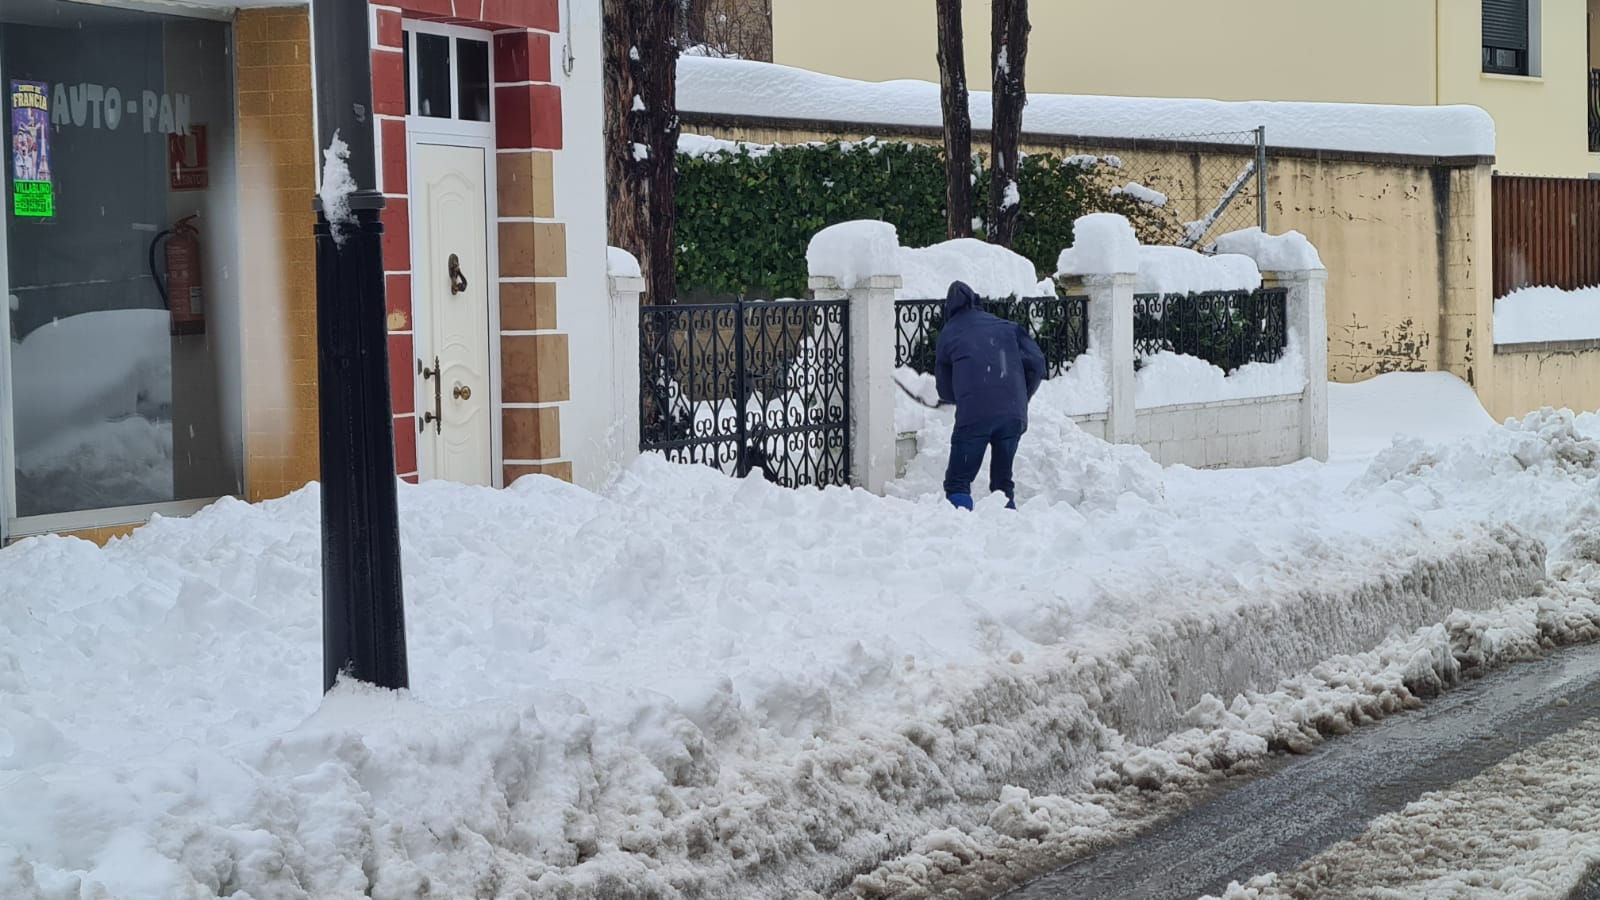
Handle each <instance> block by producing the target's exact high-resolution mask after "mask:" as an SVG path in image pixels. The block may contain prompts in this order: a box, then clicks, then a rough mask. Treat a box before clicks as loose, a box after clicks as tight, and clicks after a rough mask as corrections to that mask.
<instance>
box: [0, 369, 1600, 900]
mask: <svg viewBox="0 0 1600 900" xmlns="http://www.w3.org/2000/svg"><path fill="white" fill-rule="evenodd" d="M1094 371H1095V367H1094V366H1093V365H1090V364H1087V363H1085V362H1084V361H1080V364H1079V365H1077V366H1075V367H1074V369H1073V372H1081V373H1083V374H1081V375H1079V376H1078V377H1080V378H1090V377H1092V376H1093V374H1094ZM1069 387H1070V385H1066V384H1060V385H1058V384H1057V383H1056V382H1052V383H1048V384H1046V385H1045V386H1044V387H1043V388H1041V393H1040V397H1039V398H1038V400H1036V403H1035V415H1034V420H1033V423H1032V428H1031V430H1030V431H1029V433H1028V435H1026V436H1025V437H1024V439H1023V453H1024V457H1023V458H1022V459H1020V460H1019V466H1018V478H1019V481H1020V482H1022V484H1021V485H1020V487H1021V488H1022V489H1023V491H1024V496H1025V500H1024V502H1023V504H1022V508H1021V509H1020V510H1017V511H1008V510H1005V509H1002V508H1000V504H999V503H997V502H996V501H995V498H993V497H989V498H985V499H984V502H982V503H980V504H979V508H978V510H977V511H976V512H974V513H960V514H958V513H956V512H955V511H953V510H951V509H950V508H949V506H948V504H946V503H945V502H944V500H943V499H942V497H940V496H938V488H937V480H938V479H939V478H942V472H937V473H934V472H929V471H919V472H917V473H916V474H915V476H914V478H912V479H909V482H910V483H902V484H901V485H899V486H898V488H899V490H900V492H901V493H902V494H905V493H912V494H915V495H917V497H918V499H917V500H916V501H915V502H908V501H907V500H904V499H896V498H878V497H873V496H871V495H869V494H866V493H864V492H861V491H850V490H827V491H789V490H784V489H781V488H777V487H775V486H772V485H769V484H767V483H765V482H763V481H761V480H759V479H746V480H744V481H738V480H734V479H730V478H727V477H725V476H723V475H720V474H718V473H717V472H714V471H712V470H710V469H709V468H705V467H674V466H670V465H668V464H666V463H665V462H663V461H661V460H659V459H656V458H645V459H641V460H639V461H637V462H636V463H634V464H633V465H632V466H631V467H630V468H628V469H627V470H625V471H624V472H623V473H622V474H621V476H620V477H619V479H618V480H617V481H616V483H614V484H613V485H611V486H609V487H608V488H607V489H606V490H604V491H603V492H600V493H591V492H588V491H584V490H581V489H579V488H576V487H573V486H571V485H566V484H563V483H560V482H556V481H554V480H551V479H548V478H543V477H529V478H524V479H522V480H520V481H518V482H517V483H516V484H515V485H513V486H512V487H511V488H510V489H507V490H504V491H496V490H491V489H484V488H472V487H466V486H462V485H452V484H446V483H430V484H426V485H423V486H420V487H418V486H411V485H401V486H400V492H399V499H400V508H401V509H400V511H401V538H402V543H403V551H404V564H405V574H406V579H407V581H406V596H407V610H406V612H407V623H408V625H409V634H408V638H409V642H408V652H409V656H410V664H411V683H412V686H413V687H412V690H411V691H409V692H404V693H401V694H386V693H380V692H374V691H371V690H366V689H363V688H361V687H359V686H355V685H343V686H341V687H339V688H338V689H337V690H336V691H335V692H334V693H333V694H332V695H330V696H329V697H327V698H326V699H324V698H322V697H321V695H320V694H319V692H318V688H319V687H320V677H319V676H320V671H321V666H320V655H321V647H322V627H321V601H320V584H321V569H320V551H321V541H320V536H319V528H318V523H319V512H318V510H319V497H318V493H317V491H316V489H315V488H308V489H306V490H303V491H301V492H298V493H297V494H295V495H293V496H291V497H289V498H286V499H285V500H282V501H276V502H272V503H265V504H260V505H253V506H252V505H246V504H243V503H239V502H235V501H222V502H219V503H218V504H215V505H214V506H212V507H211V508H209V509H208V510H206V511H204V512H203V513H201V514H199V515H197V516H195V517H193V518H191V519H186V520H168V519H158V520H156V521H155V522H153V523H152V524H151V525H149V526H147V527H145V528H143V529H141V530H140V531H138V532H137V533H135V534H134V535H133V536H132V537H131V538H128V539H126V540H122V541H116V542H113V543H112V544H111V545H109V546H108V547H106V548H104V549H100V548H96V547H94V546H93V545H91V544H88V543H86V542H82V541H78V540H74V539H68V538H59V537H47V538H40V539H32V540H27V541H23V542H21V543H19V544H17V545H15V546H13V547H10V548H6V549H4V550H0V609H4V610H8V611H10V612H12V613H13V614H12V615H8V617H7V628H6V629H4V630H3V631H0V896H6V897H12V896H18V897H35V896H43V897H56V896H78V895H83V896H114V897H130V898H132V897H159V898H167V897H210V896H216V895H222V896H242V895H244V894H249V895H250V896H255V897H276V896H281V897H298V896H306V895H309V896H343V895H351V896H372V897H374V898H379V900H388V898H402V897H415V896H419V895H423V894H430V893H431V894H434V895H438V896H485V895H507V896H510V895H515V894H517V893H518V892H526V893H527V894H529V895H537V896H543V895H561V894H573V895H600V894H607V893H656V894H662V895H679V894H681V895H690V896H794V895H796V894H797V893H799V892H800V891H801V890H802V889H805V888H813V889H814V888H818V887H820V886H824V885H827V884H829V883H832V882H833V880H834V879H837V878H840V877H844V876H846V875H848V874H849V873H852V872H855V871H858V870H859V868H860V867H861V866H862V865H863V864H864V863H867V862H870V861H871V860H872V859H875V858H876V857H877V855H879V854H882V853H885V852H888V851H889V850H891V849H892V848H893V847H895V846H904V845H905V844H906V843H909V842H910V841H911V839H912V838H913V836H915V835H919V834H925V833H927V832H929V831H930V830H932V829H934V828H937V827H945V826H950V825H952V824H955V825H977V824H979V823H981V822H983V821H992V822H993V823H994V825H995V826H997V827H998V828H1000V829H1001V830H1003V831H1005V832H1016V833H1036V832H1037V831H1038V830H1039V829H1040V828H1049V827H1054V826H1053V825H1052V823H1058V822H1065V821H1067V820H1068V819H1070V818H1072V817H1073V816H1075V815H1077V814H1078V812H1080V811H1081V812H1083V814H1084V815H1091V814H1092V810H1087V809H1083V810H1079V809H1078V808H1077V807H1074V806H1072V805H1070V804H1050V803H1043V804H1041V803H1037V802H1035V800H1036V799H1037V798H1031V797H1030V798H1023V797H1022V796H1021V795H1018V794H1017V793H1016V792H1010V793H1009V794H1007V795H1006V796H1005V797H1004V799H1003V801H1002V802H1001V803H1000V805H999V806H997V807H996V808H997V810H1002V811H998V812H996V813H995V814H993V815H990V814H989V812H988V810H986V809H984V808H983V806H984V804H985V803H986V802H993V801H996V800H997V799H999V798H1001V796H1002V790H1003V788H1004V787H1005V786H1006V785H1008V784H1010V785H1016V784H1018V779H1019V778H1026V777H1033V776H1035V775H1037V773H1038V772H1040V771H1044V770H1046V768H1047V767H1048V768H1052V769H1054V770H1056V771H1058V772H1059V773H1060V776H1061V779H1062V783H1071V782H1072V781H1074V780H1075V779H1077V778H1079V777H1080V776H1085V775H1087V774H1088V773H1090V772H1093V771H1098V770H1100V769H1101V768H1103V767H1104V762H1103V757H1102V753H1103V752H1104V751H1105V750H1107V749H1108V748H1114V744H1115V742H1114V740H1113V735H1120V736H1121V738H1122V740H1123V741H1125V742H1140V743H1142V744H1143V745H1146V746H1155V745H1157V744H1159V743H1160V742H1161V741H1162V740H1164V739H1165V738H1166V737H1167V736H1169V735H1170V734H1171V732H1172V729H1173V727H1174V726H1176V725H1183V724H1184V723H1183V722H1182V718H1181V717H1182V715H1183V714H1184V712H1185V711H1186V710H1191V709H1193V708H1195V707H1196V705H1197V704H1205V706H1206V708H1208V709H1210V710H1211V711H1212V712H1213V713H1215V715H1214V716H1213V718H1212V719H1209V720H1204V721H1200V720H1195V721H1193V722H1191V723H1190V724H1192V725H1193V727H1195V728H1198V729H1201V730H1202V731H1206V732H1208V733H1209V731H1216V730H1227V731H1231V732H1239V733H1242V734H1245V735H1246V736H1248V735H1250V734H1254V735H1257V736H1260V735H1263V734H1266V733H1270V732H1269V731H1268V730H1267V729H1265V728H1264V727H1263V728H1257V725H1256V724H1254V723H1255V722H1256V718H1259V717H1256V718H1253V717H1252V716H1251V715H1250V714H1249V712H1250V711H1249V709H1248V708H1247V707H1242V706H1237V705H1235V704H1229V705H1228V706H1227V710H1228V711H1230V712H1232V713H1233V714H1234V715H1235V716H1237V718H1238V719H1239V720H1240V721H1238V722H1236V721H1234V720H1233V719H1230V718H1227V717H1226V716H1222V715H1221V713H1220V712H1218V710H1217V704H1215V703H1208V702H1207V701H1205V699H1204V694H1205V693H1207V692H1210V693H1212V694H1215V695H1216V696H1217V697H1234V696H1236V695H1238V694H1240V693H1244V692H1246V691H1248V690H1263V691H1267V690H1270V689H1271V686H1272V685H1273V684H1275V683H1277V682H1278V681H1279V679H1281V678H1283V677H1285V676H1286V675H1289V674H1291V673H1293V672H1296V671H1304V670H1305V669H1308V668H1310V667H1311V666H1312V665H1314V664H1315V662H1316V661H1317V660H1319V659H1323V658H1325V657H1327V656H1331V655H1335V654H1337V653H1341V652H1356V651H1358V650H1360V649H1364V648H1369V647H1372V646H1375V645H1377V644H1378V643H1379V642H1380V641H1381V640H1382V639H1383V637H1384V635H1385V633H1386V632H1387V631H1389V630H1390V629H1391V628H1399V629H1401V630H1403V631H1409V630H1412V629H1415V628H1417V627H1420V626H1422V625H1426V624H1432V623H1435V622H1439V621H1441V620H1443V619H1445V618H1446V617H1447V616H1448V615H1449V609H1450V607H1451V606H1452V605H1456V606H1460V607H1461V608H1463V609H1466V610H1473V609H1484V608H1487V607H1489V606H1490V605H1492V604H1493V603H1495V602H1497V601H1498V599H1499V598H1503V597H1506V596H1519V595H1520V594H1515V593H1510V592H1511V591H1523V590H1530V589H1531V586H1532V584H1533V583H1534V582H1535V581H1536V580H1537V578H1538V577H1539V575H1540V574H1541V573H1542V571H1543V553H1542V550H1541V549H1540V548H1539V547H1538V546H1537V545H1536V544H1535V543H1534V542H1533V540H1532V539H1531V538H1528V537H1526V536H1523V535H1522V534H1521V533H1520V532H1518V531H1513V530H1508V529H1505V528H1503V527H1501V523H1507V524H1510V525H1513V526H1516V527H1517V528H1518V529H1527V530H1528V531H1529V532H1531V533H1532V534H1533V535H1535V536H1537V537H1538V538H1540V539H1541V540H1544V541H1545V542H1546V543H1547V544H1550V545H1552V546H1554V545H1556V544H1557V543H1558V539H1559V538H1561V537H1562V536H1563V535H1565V534H1567V533H1569V532H1572V533H1579V532H1589V531H1594V530H1595V529H1596V526H1597V524H1600V503H1594V502H1590V503H1589V504H1588V505H1587V506H1585V505H1584V501H1585V500H1588V501H1593V500H1594V492H1595V477H1594V472H1595V468H1596V467H1595V465H1594V457H1595V451H1594V449H1593V448H1592V447H1591V446H1590V443H1592V438H1593V437H1594V435H1592V434H1590V435H1587V436H1585V435H1584V434H1583V431H1584V429H1586V428H1587V427H1588V426H1589V425H1591V424H1593V423H1592V422H1585V421H1583V420H1577V419H1571V418H1570V417H1568V418H1566V419H1563V418H1561V417H1559V416H1556V417H1554V418H1552V417H1551V416H1544V417H1541V418H1539V419H1538V420H1536V421H1532V422H1524V423H1521V424H1520V425H1519V426H1518V427H1516V428H1514V429H1508V430H1504V432H1505V433H1504V434H1500V435H1494V436H1491V437H1484V438H1480V439H1478V441H1477V442H1476V443H1472V444H1469V445H1465V446H1463V447H1459V448H1456V449H1453V450H1452V449H1451V448H1435V449H1433V450H1431V451H1429V452H1430V453H1431V457H1430V458H1431V459H1432V460H1434V462H1432V463H1426V462H1424V461H1422V460H1421V458H1420V457H1418V456H1417V455H1415V454H1412V455H1411V456H1410V457H1409V458H1408V459H1405V460H1400V459H1398V458H1394V457H1386V458H1385V459H1384V460H1380V463H1381V465H1375V466H1374V472H1378V473H1382V474H1381V477H1380V476H1375V477H1373V478H1371V479H1369V480H1368V482H1367V483H1364V484H1363V485H1360V486H1358V487H1357V488H1354V489H1349V485H1348V479H1346V478H1343V477H1331V476H1330V473H1332V472H1333V468H1332V467H1321V466H1316V465H1309V464H1308V465H1301V466H1291V467H1285V468H1282V469H1273V470H1262V471H1257V472H1248V473H1202V472H1193V471H1188V470H1181V469H1175V470H1171V471H1168V472H1165V473H1163V472H1161V471H1160V470H1158V469H1156V467H1155V466H1154V464H1153V463H1151V462H1150V460H1149V458H1148V457H1147V456H1145V455H1144V454H1143V452H1142V451H1140V450H1138V449H1137V448H1131V447H1112V446H1109V445H1106V444H1104V443H1103V442H1100V441H1096V440H1094V439H1093V438H1091V437H1089V436H1088V435H1086V434H1084V433H1083V432H1082V431H1081V430H1079V429H1078V428H1077V427H1076V426H1075V425H1074V424H1073V423H1072V421H1071V419H1070V417H1069V416H1068V415H1067V414H1066V413H1065V412H1064V409H1065V404H1064V403H1063V402H1062V398H1060V397H1054V398H1053V397H1051V396H1050V394H1049V393H1048V392H1050V391H1051V390H1052V389H1054V390H1057V391H1066V390H1067V389H1068V388H1069ZM1574 431H1576V432H1577V433H1576V434H1574ZM945 437H946V440H948V434H946V435H945ZM1586 442H1588V443H1586ZM1472 456H1476V457H1477V458H1478V461H1477V462H1476V463H1474V462H1472V460H1471V459H1470V458H1469V457H1472ZM1440 460H1449V462H1448V463H1444V462H1440ZM939 468H942V466H940V467H939ZM981 477H982V476H980V478H981ZM919 484H920V485H921V487H918V485H919ZM907 488H915V490H910V491H908V490H907ZM797 523H800V524H799V526H798V527H797ZM1567 543H1568V544H1569V545H1570V548H1569V549H1570V551H1571V552H1570V553H1569V558H1570V559H1574V560H1578V559H1587V558H1589V557H1591V556H1595V555H1600V548H1595V547H1589V546H1588V545H1585V544H1583V543H1582V542H1575V541H1569V542H1567ZM1585 554H1587V556H1586V555H1585ZM1313 586H1314V587H1313ZM1557 618H1558V619H1559V620H1560V621H1563V622H1570V621H1572V619H1571V617H1565V618H1563V617H1559V616H1558V617H1557ZM197 648H199V649H198V650H197ZM1415 657H1416V654H1414V653H1413V654H1411V656H1407V657H1402V656H1401V655H1397V654H1389V655H1388V656H1382V657H1380V658H1379V662H1381V663H1382V666H1383V670H1382V671H1383V672H1386V673H1390V674H1380V675H1379V676H1375V677H1373V678H1372V679H1371V683H1372V684H1374V685H1386V684H1391V683H1392V682H1393V680H1394V673H1396V672H1397V673H1398V676H1399V678H1400V681H1401V683H1403V684H1407V685H1408V689H1410V688H1409V685H1410V684H1411V683H1413V682H1415V683H1421V682H1419V681H1418V680H1417V678H1415V677H1413V676H1420V675H1423V674H1425V669H1426V666H1424V665H1423V664H1422V660H1421V659H1420V658H1418V659H1417V663H1416V664H1415V665H1411V660H1412V659H1413V658H1415ZM1224 663H1225V664H1224ZM1430 665H1431V664H1430ZM1395 666H1398V668H1397V669H1396V668H1395ZM1391 670H1394V671H1393V672H1391ZM1407 679H1410V681H1408V680H1407ZM1330 683H1332V682H1330ZM1391 690H1392V688H1391ZM1396 696H1398V694H1396ZM1264 702H1265V701H1264ZM1267 705H1268V706H1270V707H1272V708H1274V709H1280V710H1284V709H1287V710H1292V709H1293V708H1294V707H1293V705H1292V704H1289V705H1287V706H1284V705H1282V704H1276V703H1275V701H1274V702H1270V703H1267ZM1357 706H1358V707H1359V706H1360V704H1359V703H1358V704H1357ZM1197 715H1198V714H1197ZM1241 722H1242V723H1243V724H1241ZM1266 739H1267V740H1268V741H1269V743H1270V741H1271V740H1272V739H1271V738H1270V737H1269V738H1266ZM1207 741H1209V739H1207ZM1201 743H1202V745H1203V746H1205V747H1219V748H1220V749H1221V751H1223V752H1225V753H1231V754H1236V755H1243V754H1248V753H1250V752H1254V751H1256V750H1258V749H1259V742H1255V741H1246V740H1244V739H1242V738H1231V739H1229V740H1225V741H1222V742H1221V743H1218V742H1216V741H1209V743H1207V742H1205V741H1202V742H1201ZM1122 746H1123V748H1124V749H1126V750H1130V751H1131V752H1130V753H1125V754H1123V756H1124V757H1127V756H1131V755H1132V752H1137V751H1136V749H1135V748H1133V747H1132V746H1131V745H1129V744H1124V745H1122ZM1166 749H1167V752H1168V753H1169V755H1171V756H1174V757H1178V756H1181V755H1182V752H1183V751H1182V748H1180V747H1173V746H1169V747H1168V748H1166ZM1206 752H1207V753H1211V752H1212V751H1210V750H1207V751H1206ZM1213 756H1214V754H1213ZM1198 757H1199V754H1195V753H1190V754H1189V755H1188V757H1185V759H1198ZM1165 766H1166V762H1165V761H1164V760H1162V759H1159V758H1155V757H1151V758H1148V759H1146V760H1145V762H1144V763H1143V764H1136V770H1130V771H1134V774H1133V775H1132V777H1133V778H1134V779H1144V780H1148V779H1149V777H1152V775H1151V773H1159V772H1161V771H1166V770H1167V769H1166V768H1164V767H1165ZM1171 771H1172V772H1173V773H1174V777H1181V772H1179V771H1178V770H1176V769H1173V770H1171ZM1002 808H1003V809H1002ZM919 846H923V847H925V848H926V849H930V850H932V849H935V848H934V847H933V846H932V845H931V844H928V843H925V842H924V843H921V844H919ZM946 846H955V845H954V844H949V845H946Z"/></svg>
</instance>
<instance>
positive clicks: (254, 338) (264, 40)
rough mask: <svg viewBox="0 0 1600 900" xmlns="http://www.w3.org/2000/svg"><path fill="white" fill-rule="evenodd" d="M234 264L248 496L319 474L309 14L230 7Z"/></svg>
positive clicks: (271, 493)
mask: <svg viewBox="0 0 1600 900" xmlns="http://www.w3.org/2000/svg"><path fill="white" fill-rule="evenodd" d="M234 44H235V48H234V54H235V59H236V60H237V65H238V85H239V101H238V103H239V106H238V115H239V142H238V143H239V148H240V151H239V204H240V210H241V248H242V252H241V253H240V260H239V264H240V268H241V270H242V271H241V274H242V276H243V278H242V281H243V285H244V287H243V296H242V298H241V302H242V304H243V306H244V355H245V358H244V390H245V480H246V492H247V495H248V497H249V499H250V500H252V501H257V500H266V499H271V498H274V497H281V496H283V495H284V494H287V493H289V492H291V491H294V490H297V489H298V488H300V487H302V486H304V485H305V484H306V483H307V482H309V481H313V480H315V479H316V478H317V477H318V472H319V459H320V454H319V451H318V445H317V306H316V304H317V285H316V239H315V237H314V235H313V228H314V227H315V226H316V214H315V213H314V212H312V209H311V198H312V196H313V195H314V194H315V193H316V183H315V171H316V137H315V132H314V129H315V122H314V115H315V113H314V108H313V105H312V100H311V43H310V19H309V13H308V11H307V9H306V8H304V7H289V8H275V9H254V10H241V11H240V12H239V14H238V18H237V19H236V20H235V27H234Z"/></svg>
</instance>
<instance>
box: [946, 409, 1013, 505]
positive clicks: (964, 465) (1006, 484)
mask: <svg viewBox="0 0 1600 900" xmlns="http://www.w3.org/2000/svg"><path fill="white" fill-rule="evenodd" d="M1025 430H1026V427H1025V426H1024V425H1023V423H1022V420H1021V419H1012V420H1009V421H1001V422H982V423H979V424H977V425H957V426H956V430H955V432H954V433H953V434H951V435H950V464H949V465H948V466H946V467H945V470H944V493H945V496H949V495H951V494H971V493H972V480H973V479H974V478H977V477H978V470H979V469H980V468H982V467H983V454H984V452H985V451H988V452H989V453H990V457H989V492H990V493H991V494H992V493H994V492H995V491H999V492H1001V493H1003V494H1005V495H1006V497H1007V498H1008V499H1012V500H1015V499H1016V490H1017V486H1016V484H1015V483H1013V482H1012V480H1011V466H1012V463H1013V462H1015V461H1016V458H1017V444H1018V443H1019V442H1020V441H1021V440H1022V432H1023V431H1025Z"/></svg>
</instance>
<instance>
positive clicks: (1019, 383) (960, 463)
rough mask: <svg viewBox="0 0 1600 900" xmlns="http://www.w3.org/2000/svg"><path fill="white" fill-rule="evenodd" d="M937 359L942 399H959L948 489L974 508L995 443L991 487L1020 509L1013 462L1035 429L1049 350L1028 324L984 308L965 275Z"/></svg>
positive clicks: (958, 502)
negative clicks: (1033, 405) (1033, 403)
mask: <svg viewBox="0 0 1600 900" xmlns="http://www.w3.org/2000/svg"><path fill="white" fill-rule="evenodd" d="M934 360H935V366H934V369H935V372H934V374H935V377H936V379H937V384H938V391H939V402H940V403H953V404H955V407H956V427H955V431H954V432H952V433H951V435H950V463H949V465H948V466H947V467H946V469H945V475H944V493H945V496H946V497H947V498H948V499H949V500H950V503H951V504H952V505H953V506H955V507H957V508H959V509H972V480H973V479H974V478H976V477H978V469H979V468H981V467H982V465H983V455H984V452H985V451H986V450H987V451H988V452H989V453H990V454H991V455H990V458H989V491H990V493H994V492H996V491H998V492H1000V493H1003V494H1005V495H1006V500H1007V503H1006V506H1007V507H1008V508H1010V509H1015V508H1016V485H1015V484H1014V483H1013V482H1012V479H1011V465H1012V462H1013V461H1014V460H1015V459H1016V456H1017V444H1018V443H1019V442H1020V441H1021V440H1022V435H1023V433H1025V432H1026V431H1027V430H1028V401H1029V400H1031V399H1033V395H1034V393H1035V392H1037V391H1038V390H1039V385H1040V384H1041V383H1042V382H1043V381H1044V372H1045V359H1044V352H1043V351H1041V350H1040V349H1039V345H1038V344H1036V343H1034V342H1033V339H1032V338H1030V337H1028V334H1027V332H1026V331H1023V329H1022V326H1021V325H1018V324H1016V323H1014V322H1007V321H1006V320H1004V319H1002V318H999V317H998V316H994V315H991V314H989V313H986V312H984V311H983V303H982V301H981V300H980V299H979V298H978V295H977V293H976V292H975V291H973V290H972V288H970V287H968V286H967V285H966V284H965V283H963V282H960V281H957V282H954V283H952V284H951V285H950V292H949V293H948V294H947V295H946V296H945V301H944V328H943V329H942V330H941V331H940V332H939V344H938V348H937V350H936V351H935V355H934Z"/></svg>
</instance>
